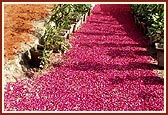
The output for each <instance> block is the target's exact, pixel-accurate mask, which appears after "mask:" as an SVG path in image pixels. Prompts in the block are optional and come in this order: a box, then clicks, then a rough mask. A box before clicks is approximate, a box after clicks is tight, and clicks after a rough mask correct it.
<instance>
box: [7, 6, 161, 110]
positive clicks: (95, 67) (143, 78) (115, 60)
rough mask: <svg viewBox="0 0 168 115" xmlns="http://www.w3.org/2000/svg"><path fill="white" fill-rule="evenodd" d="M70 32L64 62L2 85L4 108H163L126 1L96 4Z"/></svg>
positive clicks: (155, 78)
mask: <svg viewBox="0 0 168 115" xmlns="http://www.w3.org/2000/svg"><path fill="white" fill-rule="evenodd" d="M74 36H75V37H76V39H73V40H71V41H70V42H71V43H72V48H71V49H70V50H69V51H68V52H67V53H66V54H65V56H66V57H68V60H67V61H66V62H65V63H64V64H63V65H62V66H59V67H55V68H54V70H53V71H52V72H49V73H47V74H45V75H44V76H41V77H39V78H36V79H30V80H23V81H18V82H15V83H8V84H7V85H6V87H5V94H4V110H5V111H25V110H26V111H163V110H164V81H163V79H160V78H159V77H158V75H157V74H156V73H154V72H153V69H154V68H155V65H153V64H152V63H151V60H152V57H151V56H150V55H148V53H147V49H146V47H147V46H148V45H149V44H148V40H147V39H146V38H144V37H143V35H142V33H141V32H140V31H139V29H138V27H137V26H136V25H135V24H134V21H133V18H132V15H131V12H130V8H129V5H118V4H116V5H105V4H103V5H96V6H95V7H94V9H93V11H92V14H91V16H89V17H87V22H86V23H84V24H83V25H82V26H81V28H80V29H79V30H78V31H77V32H75V33H74Z"/></svg>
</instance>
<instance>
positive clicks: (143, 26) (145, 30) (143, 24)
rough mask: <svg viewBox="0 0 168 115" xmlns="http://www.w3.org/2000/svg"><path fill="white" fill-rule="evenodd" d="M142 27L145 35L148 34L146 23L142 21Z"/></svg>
mask: <svg viewBox="0 0 168 115" xmlns="http://www.w3.org/2000/svg"><path fill="white" fill-rule="evenodd" d="M141 29H142V32H143V34H144V35H146V33H147V28H146V23H144V22H141Z"/></svg>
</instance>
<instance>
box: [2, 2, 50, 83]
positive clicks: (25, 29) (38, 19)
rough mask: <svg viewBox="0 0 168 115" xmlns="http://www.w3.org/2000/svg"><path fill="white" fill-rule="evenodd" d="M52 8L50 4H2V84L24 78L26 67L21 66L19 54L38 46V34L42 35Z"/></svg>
mask: <svg viewBox="0 0 168 115" xmlns="http://www.w3.org/2000/svg"><path fill="white" fill-rule="evenodd" d="M52 7H53V5H52V4H4V79H3V83H4V84H6V83H7V82H15V81H16V80H17V79H25V78H26V77H24V72H25V71H27V67H28V66H27V65H26V64H21V60H22V59H21V54H22V53H24V52H25V51H27V50H29V49H30V48H31V47H33V45H34V44H38V39H39V38H38V34H41V33H43V32H42V31H44V22H45V20H47V19H48V17H49V16H50V13H51V9H52ZM40 31H41V32H40ZM37 32H38V33H37ZM23 65H26V66H23ZM11 73H12V74H11Z"/></svg>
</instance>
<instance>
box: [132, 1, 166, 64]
mask: <svg viewBox="0 0 168 115" xmlns="http://www.w3.org/2000/svg"><path fill="white" fill-rule="evenodd" d="M131 9H132V14H133V16H134V20H135V23H137V24H138V25H139V27H140V29H141V30H142V32H143V33H144V35H145V36H146V37H147V38H149V39H150V40H149V41H150V44H151V45H152V47H153V46H154V47H155V48H156V51H157V60H158V65H159V66H161V67H163V66H164V4H131Z"/></svg>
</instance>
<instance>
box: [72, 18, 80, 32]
mask: <svg viewBox="0 0 168 115" xmlns="http://www.w3.org/2000/svg"><path fill="white" fill-rule="evenodd" d="M80 25H81V20H79V21H77V22H76V23H75V27H74V30H73V32H75V31H76V30H77V29H78V28H79V26H80Z"/></svg>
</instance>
